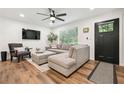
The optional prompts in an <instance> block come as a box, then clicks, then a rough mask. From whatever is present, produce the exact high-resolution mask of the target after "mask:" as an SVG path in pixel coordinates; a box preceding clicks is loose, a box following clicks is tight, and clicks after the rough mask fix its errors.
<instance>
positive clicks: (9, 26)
mask: <svg viewBox="0 0 124 93" xmlns="http://www.w3.org/2000/svg"><path fill="white" fill-rule="evenodd" d="M22 28H25V29H34V30H39V31H41V37H40V40H22ZM49 31H50V29H48V28H45V27H42V26H37V25H33V24H28V23H23V22H19V21H14V20H11V19H7V18H0V51H7V52H8V53H9V48H8V43H18V42H20V43H23V45H24V47H26V46H27V47H31V48H44V47H45V46H47V34H48V33H49ZM0 57H1V56H0ZM0 60H1V58H0Z"/></svg>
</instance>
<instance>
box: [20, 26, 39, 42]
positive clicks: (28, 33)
mask: <svg viewBox="0 0 124 93" xmlns="http://www.w3.org/2000/svg"><path fill="white" fill-rule="evenodd" d="M22 39H32V40H40V31H37V30H31V29H24V28H23V29H22Z"/></svg>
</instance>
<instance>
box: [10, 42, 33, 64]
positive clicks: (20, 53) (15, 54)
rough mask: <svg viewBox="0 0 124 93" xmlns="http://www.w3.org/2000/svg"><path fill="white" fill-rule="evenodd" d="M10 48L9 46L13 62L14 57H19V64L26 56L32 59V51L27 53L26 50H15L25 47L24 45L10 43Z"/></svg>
mask: <svg viewBox="0 0 124 93" xmlns="http://www.w3.org/2000/svg"><path fill="white" fill-rule="evenodd" d="M8 46H9V51H10V57H11V61H12V60H13V57H17V58H18V62H19V61H20V58H23V57H24V56H26V55H28V56H29V57H31V53H30V51H26V50H25V51H17V50H15V49H14V48H19V47H23V44H21V43H9V44H8Z"/></svg>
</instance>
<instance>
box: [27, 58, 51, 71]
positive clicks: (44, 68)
mask: <svg viewBox="0 0 124 93" xmlns="http://www.w3.org/2000/svg"><path fill="white" fill-rule="evenodd" d="M26 60H27V61H28V62H29V63H31V64H32V65H34V66H35V67H36V68H37V69H39V70H40V71H41V72H45V71H48V70H49V69H50V68H49V67H48V63H46V64H43V65H38V64H36V63H35V62H33V61H32V59H30V58H26Z"/></svg>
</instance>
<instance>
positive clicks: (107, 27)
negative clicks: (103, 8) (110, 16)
mask: <svg viewBox="0 0 124 93" xmlns="http://www.w3.org/2000/svg"><path fill="white" fill-rule="evenodd" d="M113 25H114V21H110V22H105V23H102V24H99V26H98V31H99V32H112V31H113Z"/></svg>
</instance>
